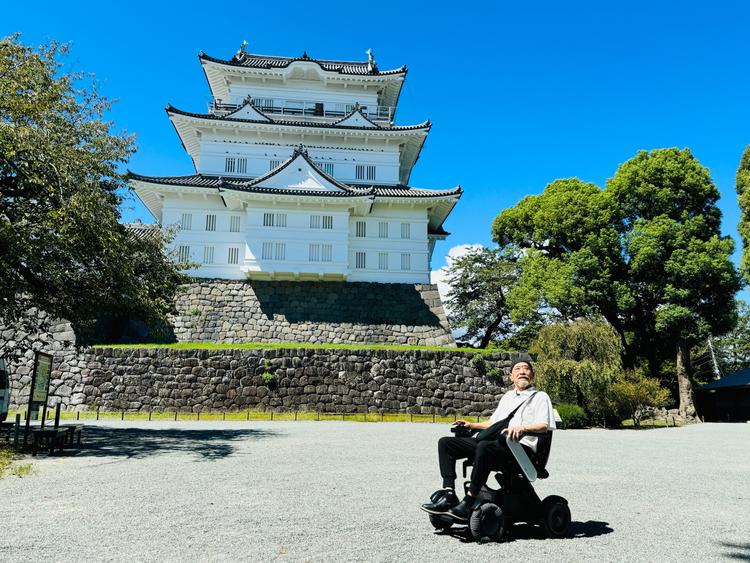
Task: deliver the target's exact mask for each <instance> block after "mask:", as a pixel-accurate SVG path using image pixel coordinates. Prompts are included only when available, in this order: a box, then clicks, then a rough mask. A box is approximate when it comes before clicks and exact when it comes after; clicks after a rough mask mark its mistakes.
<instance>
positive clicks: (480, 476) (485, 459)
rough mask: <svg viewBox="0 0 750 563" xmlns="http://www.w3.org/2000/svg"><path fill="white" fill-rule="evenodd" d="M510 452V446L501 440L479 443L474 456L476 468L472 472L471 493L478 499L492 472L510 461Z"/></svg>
mask: <svg viewBox="0 0 750 563" xmlns="http://www.w3.org/2000/svg"><path fill="white" fill-rule="evenodd" d="M509 455H510V452H509V451H508V446H506V445H505V442H504V441H501V440H485V441H482V442H479V444H478V445H477V449H476V452H475V454H474V467H473V468H472V470H471V482H470V483H469V493H470V494H471V496H474V497H476V496H477V495H479V491H480V490H481V489H482V485H484V484H485V483H487V477H489V475H490V471H492V470H493V469H497V468H498V465H499V464H501V463H503V462H504V461H505V460H507V459H508V456H509Z"/></svg>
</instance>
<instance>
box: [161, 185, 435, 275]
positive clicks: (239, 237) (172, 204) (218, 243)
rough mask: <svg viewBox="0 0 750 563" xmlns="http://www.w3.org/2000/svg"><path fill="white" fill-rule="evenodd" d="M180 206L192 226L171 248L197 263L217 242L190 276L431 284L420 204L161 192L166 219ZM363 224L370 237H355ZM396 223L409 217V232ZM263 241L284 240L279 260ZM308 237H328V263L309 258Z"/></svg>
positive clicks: (313, 240) (177, 216)
mask: <svg viewBox="0 0 750 563" xmlns="http://www.w3.org/2000/svg"><path fill="white" fill-rule="evenodd" d="M183 213H191V214H192V229H190V230H184V229H183V230H180V231H178V233H177V235H176V236H175V240H174V241H173V243H172V246H173V248H174V249H177V248H178V247H179V246H181V245H187V246H190V250H191V260H193V261H195V262H198V263H201V262H202V261H203V249H204V247H205V246H213V247H214V264H211V265H208V264H201V265H200V266H199V267H198V268H196V269H194V270H191V271H190V272H188V273H189V274H190V275H192V276H195V277H203V278H224V279H244V278H245V277H246V275H247V273H250V274H252V275H253V276H255V277H263V276H268V277H275V278H279V279H320V278H323V277H329V278H331V279H341V278H343V279H348V280H350V281H372V282H382V283H429V264H428V256H429V241H428V238H427V211H426V209H425V208H424V207H420V206H419V204H418V203H416V204H414V206H413V207H412V206H411V204H407V205H403V206H401V205H398V206H388V205H382V204H381V205H378V204H376V205H375V206H373V209H372V212H371V213H370V214H369V215H366V216H356V215H352V214H351V210H350V209H349V207H348V204H347V203H346V202H335V201H334V202H331V203H326V204H325V205H322V204H321V205H304V204H303V205H296V204H288V203H287V204H284V203H278V204H277V205H273V204H272V203H270V202H253V201H252V200H249V201H248V203H247V206H246V207H245V209H244V210H242V211H237V210H230V209H227V208H225V207H224V206H223V204H222V203H221V199H220V198H219V197H218V196H217V195H215V194H213V193H210V190H207V193H206V195H205V196H202V195H192V194H185V195H183V196H182V197H180V196H177V195H166V196H165V201H164V220H163V224H164V225H165V226H167V225H171V224H179V223H180V221H181V220H182V214H183ZM264 213H274V214H277V213H284V214H286V226H285V227H265V226H263V214H264ZM207 214H215V215H216V231H206V230H205V226H206V215H207ZM312 214H315V215H331V216H332V217H333V228H332V229H322V228H321V229H313V228H310V215H312ZM232 215H235V216H240V217H241V219H240V232H230V231H229V225H230V217H231V216H232ZM358 220H364V221H366V224H367V236H366V237H365V238H359V237H356V236H355V233H356V221H358ZM380 222H387V223H388V238H380V237H379V236H378V235H379V227H378V223H380ZM401 223H409V225H410V235H411V236H410V238H408V239H402V238H401ZM264 242H270V243H274V244H275V243H277V242H279V243H281V242H283V243H284V244H285V258H284V260H275V259H270V260H268V259H263V258H262V247H263V243H264ZM310 244H321V245H322V244H331V245H332V247H333V255H332V261H331V262H311V261H310V260H309V257H310ZM230 248H238V249H239V263H238V264H228V256H229V249H230ZM357 251H361V252H366V254H367V267H366V268H365V269H357V268H355V264H356V262H355V256H356V252H357ZM379 252H386V253H388V269H387V270H380V269H379V268H378V265H379V264H378V253H379ZM402 253H408V254H409V255H410V257H411V258H410V261H411V264H410V265H411V268H410V269H409V270H401V254H402Z"/></svg>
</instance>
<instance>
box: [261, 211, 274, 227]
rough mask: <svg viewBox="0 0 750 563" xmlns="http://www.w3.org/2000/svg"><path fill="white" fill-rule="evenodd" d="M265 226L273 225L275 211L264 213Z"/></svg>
mask: <svg viewBox="0 0 750 563" xmlns="http://www.w3.org/2000/svg"><path fill="white" fill-rule="evenodd" d="M263 226H264V227H273V213H264V214H263Z"/></svg>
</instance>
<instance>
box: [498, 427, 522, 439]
mask: <svg viewBox="0 0 750 563" xmlns="http://www.w3.org/2000/svg"><path fill="white" fill-rule="evenodd" d="M525 431H526V430H525V429H524V427H523V426H509V427H508V428H507V429H505V430H503V433H504V434H507V435H508V436H509V437H510V439H511V440H513V441H514V442H518V440H520V439H521V437H522V436H523V434H524V432H525Z"/></svg>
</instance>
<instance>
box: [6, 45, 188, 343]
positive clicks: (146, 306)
mask: <svg viewBox="0 0 750 563" xmlns="http://www.w3.org/2000/svg"><path fill="white" fill-rule="evenodd" d="M66 52H67V48H66V47H65V46H61V45H57V44H55V43H52V44H51V45H49V46H43V47H40V48H39V49H38V50H35V49H33V48H31V47H28V46H25V45H23V44H21V43H20V41H19V39H18V37H17V36H14V37H10V38H5V39H2V40H0V76H1V77H2V80H0V254H2V256H3V260H2V261H0V322H2V323H4V324H6V325H15V326H18V327H20V328H23V329H25V330H26V331H29V332H31V331H35V330H39V329H41V328H43V327H42V326H40V320H39V319H40V317H39V316H38V315H37V314H35V313H34V312H35V311H45V312H46V313H48V314H49V315H50V316H52V317H58V318H65V319H68V320H70V321H71V322H72V324H73V326H74V327H80V326H81V324H82V323H86V322H89V321H90V319H92V318H94V317H95V316H96V315H97V313H98V312H100V311H101V310H111V311H114V312H116V313H117V314H124V313H126V312H127V313H131V312H137V313H138V314H140V315H141V316H143V317H145V320H147V321H155V320H156V319H163V318H164V317H165V316H166V314H167V313H168V312H169V311H170V310H171V309H172V307H173V304H172V303H173V301H172V298H173V295H174V293H175V291H176V288H177V285H178V284H179V283H181V282H182V281H183V277H182V275H181V274H180V273H179V271H178V270H177V269H176V268H175V266H174V265H173V263H172V262H171V261H170V260H169V259H168V257H167V256H166V255H165V254H164V251H163V240H162V239H161V238H159V237H158V236H157V237H155V238H150V239H149V238H145V239H143V238H136V237H131V236H128V233H127V231H126V229H125V227H124V226H122V225H121V224H119V222H118V220H119V219H120V214H119V211H118V207H119V205H120V203H121V201H122V198H123V195H122V194H123V193H126V192H127V186H126V185H125V183H124V181H123V176H122V175H121V174H120V173H119V171H118V170H119V168H120V167H121V165H122V164H123V163H125V162H126V160H127V158H128V157H129V156H130V154H131V153H132V152H133V151H134V148H135V147H134V144H133V138H132V137H131V136H129V135H125V134H114V133H112V132H111V129H112V124H111V123H108V122H106V121H104V120H103V115H104V113H105V112H106V111H107V110H108V108H109V107H110V102H109V101H108V100H107V99H106V98H104V97H102V96H101V95H100V94H99V93H98V92H97V90H96V87H95V84H92V83H90V81H86V80H85V77H84V75H83V74H81V73H74V74H67V73H64V72H62V67H61V62H60V61H59V58H60V57H61V56H63V55H64V54H66Z"/></svg>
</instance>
